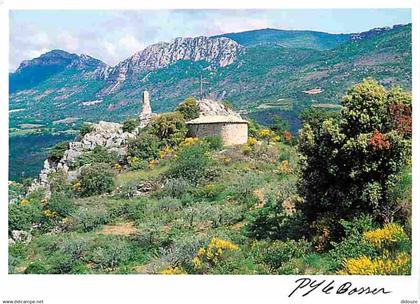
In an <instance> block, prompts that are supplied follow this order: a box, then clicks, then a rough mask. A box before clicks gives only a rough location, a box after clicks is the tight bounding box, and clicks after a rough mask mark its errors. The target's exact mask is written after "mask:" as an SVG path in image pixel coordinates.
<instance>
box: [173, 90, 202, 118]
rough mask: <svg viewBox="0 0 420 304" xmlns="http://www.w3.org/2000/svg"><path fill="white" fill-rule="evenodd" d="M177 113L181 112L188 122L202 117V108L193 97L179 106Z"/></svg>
mask: <svg viewBox="0 0 420 304" xmlns="http://www.w3.org/2000/svg"><path fill="white" fill-rule="evenodd" d="M176 111H177V112H180V113H181V114H182V116H184V119H185V120H186V121H188V120H192V119H195V118H198V116H199V115H200V107H199V105H198V103H197V101H196V100H195V99H194V97H191V96H190V97H187V99H185V100H184V101H183V102H182V103H181V104H179V105H178V106H177V107H176Z"/></svg>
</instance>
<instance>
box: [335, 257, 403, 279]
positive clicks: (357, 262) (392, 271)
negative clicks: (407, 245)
mask: <svg viewBox="0 0 420 304" xmlns="http://www.w3.org/2000/svg"><path fill="white" fill-rule="evenodd" d="M410 264H411V263H410V256H409V255H408V254H407V253H406V252H401V253H399V254H398V255H397V256H396V258H395V259H392V258H390V257H387V256H382V257H378V258H374V259H371V258H369V257H366V256H362V257H359V258H353V259H346V260H345V262H344V268H343V269H342V270H340V271H338V274H342V275H349V274H355V275H401V274H409V273H410V267H411V265H410Z"/></svg>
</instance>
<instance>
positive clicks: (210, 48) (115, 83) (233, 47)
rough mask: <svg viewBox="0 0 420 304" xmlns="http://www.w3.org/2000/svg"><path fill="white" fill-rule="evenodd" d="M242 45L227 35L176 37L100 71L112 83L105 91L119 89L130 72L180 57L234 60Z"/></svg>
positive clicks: (219, 62) (224, 62) (216, 61)
mask: <svg viewBox="0 0 420 304" xmlns="http://www.w3.org/2000/svg"><path fill="white" fill-rule="evenodd" d="M241 48H242V46H241V45H239V44H238V43H237V42H235V41H234V40H232V39H229V38H226V37H219V38H209V37H205V36H200V37H195V38H176V39H174V40H173V41H172V42H160V43H156V44H153V45H150V46H148V47H147V48H145V49H144V50H142V51H139V52H137V53H135V54H134V55H133V56H131V57H130V58H128V59H126V60H124V61H122V62H120V63H119V64H118V65H116V66H115V67H112V68H109V67H107V68H104V69H103V70H101V71H100V72H98V73H99V75H103V76H104V77H106V78H104V79H106V80H108V82H109V83H110V85H109V86H108V87H107V88H106V89H105V90H103V91H102V94H103V95H106V94H110V93H112V92H114V91H115V90H117V89H118V88H119V87H120V85H121V84H122V83H124V81H125V80H126V79H127V78H128V76H129V75H131V74H134V73H140V72H144V71H153V70H157V69H160V68H163V67H166V66H168V65H170V64H172V63H175V62H176V61H178V60H192V61H200V60H203V61H207V62H209V63H210V64H211V65H213V66H219V67H224V66H227V65H229V64H231V63H232V62H234V60H235V59H236V57H237V53H238V51H239V50H240V49H241Z"/></svg>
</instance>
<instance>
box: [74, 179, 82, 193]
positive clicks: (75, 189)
mask: <svg viewBox="0 0 420 304" xmlns="http://www.w3.org/2000/svg"><path fill="white" fill-rule="evenodd" d="M81 186H82V184H81V183H80V181H77V182H76V183H74V184H73V191H75V192H80V189H81Z"/></svg>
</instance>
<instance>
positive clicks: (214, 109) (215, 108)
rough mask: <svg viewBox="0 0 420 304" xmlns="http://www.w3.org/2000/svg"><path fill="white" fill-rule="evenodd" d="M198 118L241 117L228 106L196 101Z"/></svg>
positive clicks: (205, 100) (204, 100) (208, 100)
mask: <svg viewBox="0 0 420 304" xmlns="http://www.w3.org/2000/svg"><path fill="white" fill-rule="evenodd" d="M198 106H199V107H200V116H236V117H241V116H240V115H239V114H238V113H237V112H235V111H234V110H232V109H231V108H229V106H227V105H225V104H223V103H221V102H219V101H215V100H211V99H202V100H199V101H198Z"/></svg>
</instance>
